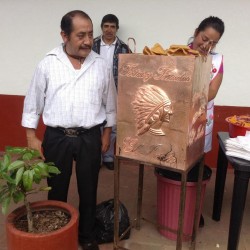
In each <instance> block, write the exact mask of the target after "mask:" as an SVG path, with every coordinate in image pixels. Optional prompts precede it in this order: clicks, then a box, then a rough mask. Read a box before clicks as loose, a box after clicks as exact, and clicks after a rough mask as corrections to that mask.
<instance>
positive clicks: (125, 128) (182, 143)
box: [116, 54, 211, 170]
mask: <svg viewBox="0 0 250 250" xmlns="http://www.w3.org/2000/svg"><path fill="white" fill-rule="evenodd" d="M210 70H211V57H210V56H209V57H208V58H207V59H206V60H204V58H201V57H194V56H157V55H156V56H153V55H152V56H147V55H142V54H123V55H120V56H119V76H118V77H119V78H118V81H119V87H118V108H117V143H116V155H117V156H121V157H125V158H129V159H133V160H137V161H141V162H143V163H148V164H155V165H158V166H162V167H168V168H175V169H178V170H186V169H189V167H190V166H192V165H193V164H194V163H195V162H196V161H197V160H198V159H200V157H201V156H202V154H203V150H204V134H205V124H206V105H207V95H208V86H209V82H210Z"/></svg>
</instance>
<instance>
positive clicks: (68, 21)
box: [61, 10, 92, 36]
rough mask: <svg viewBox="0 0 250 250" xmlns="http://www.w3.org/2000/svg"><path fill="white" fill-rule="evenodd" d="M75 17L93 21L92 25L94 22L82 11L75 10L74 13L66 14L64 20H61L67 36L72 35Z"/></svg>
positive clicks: (62, 28)
mask: <svg viewBox="0 0 250 250" xmlns="http://www.w3.org/2000/svg"><path fill="white" fill-rule="evenodd" d="M75 16H80V17H82V18H85V19H89V20H90V21H91V23H92V20H91V18H90V17H89V15H88V14H87V13H85V12H83V11H81V10H73V11H70V12H68V13H67V14H65V15H64V16H63V17H62V20H61V30H62V31H63V32H64V33H65V34H66V35H67V36H69V35H70V34H71V32H72V30H73V27H72V26H73V25H72V19H73V18H74V17H75Z"/></svg>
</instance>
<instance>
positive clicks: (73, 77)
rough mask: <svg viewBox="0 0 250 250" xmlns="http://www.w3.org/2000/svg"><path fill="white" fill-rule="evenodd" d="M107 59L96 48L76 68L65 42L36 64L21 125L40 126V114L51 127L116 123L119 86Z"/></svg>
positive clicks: (108, 125)
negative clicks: (116, 87) (65, 47)
mask: <svg viewBox="0 0 250 250" xmlns="http://www.w3.org/2000/svg"><path fill="white" fill-rule="evenodd" d="M106 64H107V63H106V61H105V60H104V59H103V58H102V57H101V56H100V55H98V54H97V53H95V52H94V51H91V53H90V54H89V55H88V56H87V57H86V59H85V61H84V63H83V64H82V67H81V69H80V70H75V69H74V67H73V66H72V64H71V62H70V61H69V59H68V57H67V55H66V54H65V52H64V51H63V44H62V45H61V46H59V47H57V48H55V49H53V50H52V51H51V52H49V53H48V54H47V55H46V57H45V58H44V59H43V60H42V61H41V62H40V63H39V65H38V66H37V68H36V70H35V73H34V76H33V79H32V81H31V85H30V87H29V90H28V92H27V95H26V97H25V101H24V109H23V116H22V126H24V127H27V128H37V126H38V122H39V118H40V115H41V114H42V116H43V122H44V124H45V125H47V126H51V127H57V126H60V127H64V128H71V127H84V128H91V127H93V126H95V125H98V124H101V123H102V122H103V121H104V120H106V121H107V124H106V126H105V127H112V126H113V125H115V123H116V89H115V84H114V80H113V77H112V74H111V72H110V70H108V68H107V65H106Z"/></svg>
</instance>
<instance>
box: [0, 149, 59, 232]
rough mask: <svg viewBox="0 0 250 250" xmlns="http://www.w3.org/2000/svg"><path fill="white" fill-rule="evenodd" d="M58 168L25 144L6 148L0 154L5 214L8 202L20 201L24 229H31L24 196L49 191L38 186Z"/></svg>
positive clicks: (0, 186) (0, 189)
mask: <svg viewBox="0 0 250 250" xmlns="http://www.w3.org/2000/svg"><path fill="white" fill-rule="evenodd" d="M59 173H60V171H59V170H58V168H57V167H56V166H55V165H54V163H52V162H46V163H45V162H44V161H43V160H42V159H41V157H40V154H39V152H38V151H37V150H33V149H30V148H27V147H10V146H8V147H6V150H5V153H4V154H3V156H2V157H0V204H1V206H2V213H3V214H6V213H7V211H8V208H9V205H10V203H11V201H13V202H14V203H18V202H21V201H23V202H24V205H25V207H26V210H27V221H28V231H29V232H33V217H32V211H31V208H30V202H29V201H28V199H27V197H28V196H29V195H31V194H35V193H37V192H39V191H49V190H50V189H51V188H50V187H48V186H45V187H44V186H40V185H39V184H40V182H41V181H42V179H46V178H48V177H50V176H51V175H52V174H59Z"/></svg>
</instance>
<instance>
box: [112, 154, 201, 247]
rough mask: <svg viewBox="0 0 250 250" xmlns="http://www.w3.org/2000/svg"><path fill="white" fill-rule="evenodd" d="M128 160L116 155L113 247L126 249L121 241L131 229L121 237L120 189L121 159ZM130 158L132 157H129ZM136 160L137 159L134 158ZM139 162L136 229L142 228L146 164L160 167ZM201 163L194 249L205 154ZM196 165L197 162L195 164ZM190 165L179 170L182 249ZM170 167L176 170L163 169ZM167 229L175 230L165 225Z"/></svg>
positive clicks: (178, 243) (179, 244)
mask: <svg viewBox="0 0 250 250" xmlns="http://www.w3.org/2000/svg"><path fill="white" fill-rule="evenodd" d="M124 159H126V160H128V159H127V158H124V157H120V156H116V159H115V169H114V245H113V249H114V250H116V249H124V250H126V249H127V248H124V247H122V246H119V241H120V239H121V238H122V236H123V235H124V234H125V233H126V232H127V231H128V230H129V229H130V228H127V230H126V231H125V232H123V235H121V238H120V237H119V202H120V199H119V189H120V161H122V160H124ZM129 160H130V159H129ZM133 161H135V160H133ZM136 163H138V167H139V172H138V191H137V211H136V218H134V219H133V220H132V223H131V228H133V227H135V228H136V229H138V230H139V229H140V223H141V219H142V213H141V212H142V196H143V179H144V166H149V167H159V166H158V165H154V164H148V163H145V162H140V161H136ZM197 163H199V176H198V183H197V195H196V205H195V217H194V218H195V220H194V227H193V233H192V236H191V248H190V249H192V250H194V249H195V245H196V236H197V229H198V225H199V219H200V218H199V216H198V215H199V205H200V199H201V190H202V176H203V170H204V156H202V157H201V158H200V159H199V160H198V161H197V162H196V164H197ZM194 165H195V164H194ZM194 165H192V166H190V168H188V169H186V170H185V171H178V172H180V173H181V194H180V207H179V217H178V230H177V241H176V249H177V250H180V249H182V235H183V223H184V221H183V220H184V211H185V201H186V184H187V175H188V172H189V171H190V170H191V168H192V167H193V166H194ZM164 168H165V169H170V170H171V171H174V170H173V169H172V168H167V167H163V169H164ZM164 229H165V230H173V229H169V228H166V227H164Z"/></svg>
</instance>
